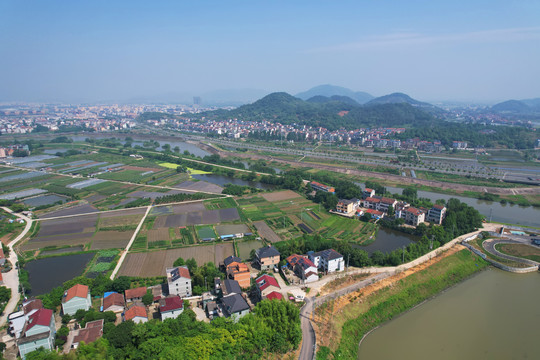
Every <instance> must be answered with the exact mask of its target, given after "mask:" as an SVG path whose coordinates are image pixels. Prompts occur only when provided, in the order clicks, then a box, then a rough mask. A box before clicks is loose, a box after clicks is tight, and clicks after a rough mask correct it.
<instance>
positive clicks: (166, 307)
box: [159, 295, 184, 312]
mask: <svg viewBox="0 0 540 360" xmlns="http://www.w3.org/2000/svg"><path fill="white" fill-rule="evenodd" d="M183 307H184V302H183V301H182V298H181V297H180V296H178V295H177V296H170V297H166V298H163V299H161V300H159V311H160V312H165V311H173V310H180V309H182V308H183Z"/></svg>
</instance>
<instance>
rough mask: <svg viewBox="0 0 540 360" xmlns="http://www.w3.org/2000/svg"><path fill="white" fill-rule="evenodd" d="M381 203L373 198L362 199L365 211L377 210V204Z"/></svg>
mask: <svg viewBox="0 0 540 360" xmlns="http://www.w3.org/2000/svg"><path fill="white" fill-rule="evenodd" d="M380 202H381V200H379V199H377V198H374V197H367V198H365V199H364V203H363V206H364V207H365V208H366V209H373V210H377V208H378V207H379V203H380Z"/></svg>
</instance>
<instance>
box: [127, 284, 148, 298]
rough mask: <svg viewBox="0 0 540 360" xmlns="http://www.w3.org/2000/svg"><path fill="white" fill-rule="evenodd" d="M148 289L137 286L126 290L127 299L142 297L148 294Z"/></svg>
mask: <svg viewBox="0 0 540 360" xmlns="http://www.w3.org/2000/svg"><path fill="white" fill-rule="evenodd" d="M147 291H148V289H147V288H145V287H144V286H141V287H138V288H135V289H127V290H126V291H125V294H126V300H129V299H133V298H141V297H143V296H144V295H146V292H147Z"/></svg>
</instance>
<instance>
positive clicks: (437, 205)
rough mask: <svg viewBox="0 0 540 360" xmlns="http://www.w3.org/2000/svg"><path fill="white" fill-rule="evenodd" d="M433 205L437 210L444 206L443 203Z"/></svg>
mask: <svg viewBox="0 0 540 360" xmlns="http://www.w3.org/2000/svg"><path fill="white" fill-rule="evenodd" d="M433 207H434V208H435V209H439V210H442V209H444V206H443V205H439V204H435V205H433Z"/></svg>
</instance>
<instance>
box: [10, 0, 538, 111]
mask: <svg viewBox="0 0 540 360" xmlns="http://www.w3.org/2000/svg"><path fill="white" fill-rule="evenodd" d="M539 43H540V3H539V2H537V1H530V0H524V1H520V2H512V3H508V2H505V1H475V2H474V3H470V2H465V1H454V2H448V3H442V4H438V3H434V2H428V1H410V2H407V3H406V4H404V3H402V2H397V1H386V2H384V3H383V2H376V3H372V2H368V3H365V4H364V3H360V2H358V1H342V2H339V3H328V2H318V1H309V2H307V1H296V2H292V3H291V2H285V1H274V2H272V3H258V2H253V3H246V2H239V1H230V2H214V1H207V2H204V3H199V2H189V3H179V2H169V1H162V2H158V3H153V2H152V3H150V2H139V1H129V2H127V1H115V2H112V3H109V2H105V1H93V2H88V3H87V2H84V3H83V2H62V1H48V2H38V1H25V2H20V1H12V0H6V1H3V2H1V3H0V49H2V50H1V52H0V79H1V80H0V102H62V103H81V102H82V103H84V102H88V103H96V102H128V101H130V100H132V99H156V100H155V101H156V102H159V101H163V102H171V101H170V99H166V100H159V98H160V97H162V98H166V97H167V96H173V97H174V96H177V95H178V94H182V96H186V97H187V99H182V100H189V98H190V97H192V96H203V101H204V94H208V93H210V92H214V93H216V94H218V95H219V93H220V92H225V93H226V92H228V91H231V90H236V91H233V92H234V94H236V96H238V97H241V95H242V91H239V90H246V89H251V90H257V91H258V92H259V93H264V92H266V93H270V92H275V91H285V92H288V93H289V94H291V95H295V94H297V93H299V92H302V91H306V90H308V89H310V88H312V87H314V86H317V85H321V84H332V85H336V86H342V87H346V88H349V89H351V90H354V91H364V92H367V93H370V94H371V95H373V96H382V95H386V94H389V93H393V92H403V93H406V94H408V95H410V96H411V97H413V98H415V99H418V100H422V101H430V102H437V101H464V102H473V103H495V102H499V101H504V100H510V99H515V100H520V99H529V98H538V97H540V82H538V79H539V78H540V67H539V66H538V64H540V46H538V44H539ZM243 92H244V93H246V94H247V93H248V91H243ZM254 93H257V92H254ZM175 94H176V95H175ZM218 95H216V96H218ZM221 95H222V94H221ZM221 95H219V96H221ZM224 96H226V94H225V95H224ZM238 100H240V99H238Z"/></svg>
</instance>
